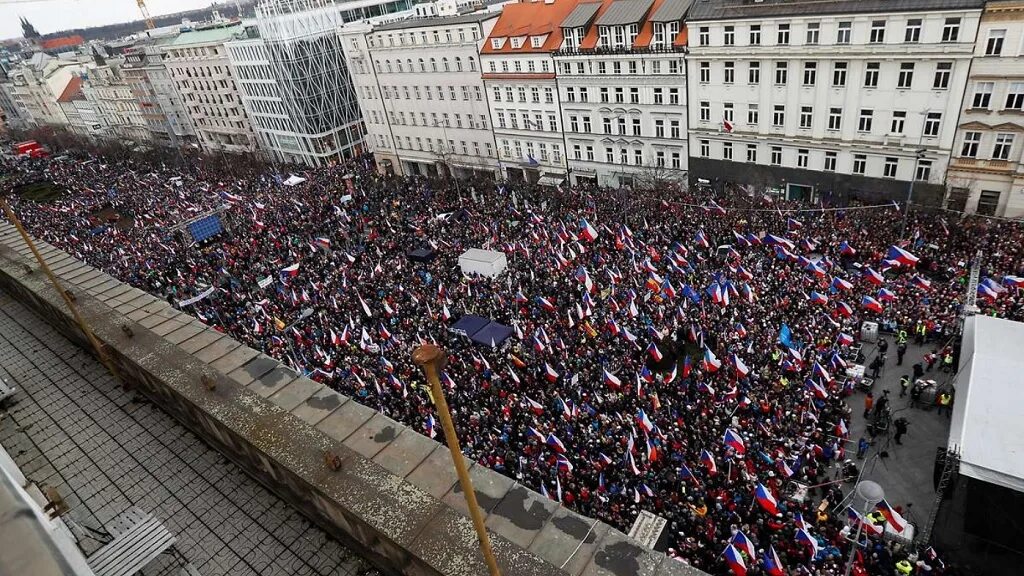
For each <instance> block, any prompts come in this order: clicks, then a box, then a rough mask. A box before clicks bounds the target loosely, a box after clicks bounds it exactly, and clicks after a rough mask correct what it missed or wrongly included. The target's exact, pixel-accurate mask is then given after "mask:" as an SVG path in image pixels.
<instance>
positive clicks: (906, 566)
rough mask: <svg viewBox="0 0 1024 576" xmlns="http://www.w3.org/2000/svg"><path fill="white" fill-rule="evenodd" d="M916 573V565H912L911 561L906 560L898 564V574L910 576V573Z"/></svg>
mask: <svg viewBox="0 0 1024 576" xmlns="http://www.w3.org/2000/svg"><path fill="white" fill-rule="evenodd" d="M913 571H914V565H913V564H911V563H910V560H907V559H906V558H904V559H903V560H900V561H899V562H897V563H896V572H897V573H898V574H899V575H900V576H910V573H911V572H913Z"/></svg>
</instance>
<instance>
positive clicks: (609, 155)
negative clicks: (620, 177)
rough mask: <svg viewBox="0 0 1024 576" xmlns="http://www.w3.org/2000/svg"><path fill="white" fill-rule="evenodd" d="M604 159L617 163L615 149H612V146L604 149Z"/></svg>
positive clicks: (610, 162)
mask: <svg viewBox="0 0 1024 576" xmlns="http://www.w3.org/2000/svg"><path fill="white" fill-rule="evenodd" d="M604 160H605V162H607V163H609V164H614V163H615V150H612V149H611V148H605V149H604Z"/></svg>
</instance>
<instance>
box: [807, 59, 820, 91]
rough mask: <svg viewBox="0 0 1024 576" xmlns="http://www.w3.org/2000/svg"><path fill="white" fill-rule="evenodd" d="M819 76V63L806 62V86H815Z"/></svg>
mask: <svg viewBox="0 0 1024 576" xmlns="http://www.w3.org/2000/svg"><path fill="white" fill-rule="evenodd" d="M817 78H818V63H817V62H804V86H814V82H815V81H816V80H817Z"/></svg>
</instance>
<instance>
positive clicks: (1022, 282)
mask: <svg viewBox="0 0 1024 576" xmlns="http://www.w3.org/2000/svg"><path fill="white" fill-rule="evenodd" d="M1003 284H1006V285H1007V286H1009V287H1010V288H1024V278H1021V277H1020V276H1003Z"/></svg>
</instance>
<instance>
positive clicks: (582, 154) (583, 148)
mask: <svg viewBox="0 0 1024 576" xmlns="http://www.w3.org/2000/svg"><path fill="white" fill-rule="evenodd" d="M666 156H668V159H669V162H666ZM572 158H573V159H574V160H579V161H581V162H599V160H597V158H596V157H595V156H594V147H593V146H592V145H590V144H573V145H572ZM629 158H630V155H629V149H628V148H624V147H623V148H619V154H618V164H629ZM682 158H683V153H682V152H681V151H680V150H678V149H677V150H673V151H672V152H670V153H669V154H668V155H666V153H665V150H655V151H654V165H655V166H657V167H659V168H665V167H671V168H675V169H677V170H678V169H680V168H682V166H683V160H682ZM604 162H605V163H607V164H615V163H616V154H615V149H614V148H612V147H609V146H606V147H605V149H604ZM633 165H634V166H643V165H644V151H643V149H641V148H634V149H633Z"/></svg>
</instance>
